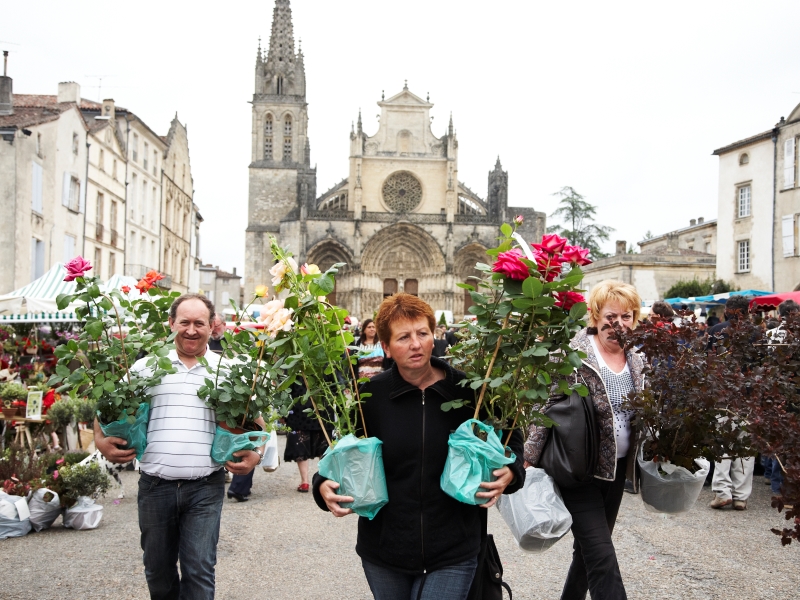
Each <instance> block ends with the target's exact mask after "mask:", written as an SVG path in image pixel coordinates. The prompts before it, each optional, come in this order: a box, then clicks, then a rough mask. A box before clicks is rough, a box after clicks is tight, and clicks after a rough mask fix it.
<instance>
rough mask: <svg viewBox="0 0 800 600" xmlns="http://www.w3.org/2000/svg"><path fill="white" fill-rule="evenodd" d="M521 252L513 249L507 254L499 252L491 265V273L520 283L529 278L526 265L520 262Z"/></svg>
mask: <svg viewBox="0 0 800 600" xmlns="http://www.w3.org/2000/svg"><path fill="white" fill-rule="evenodd" d="M522 256H523V254H522V250H520V249H519V248H513V249H511V250H509V251H508V252H501V253H500V254H498V255H497V260H496V261H495V263H494V265H492V271H494V272H495V273H502V274H503V275H505V276H506V277H508V278H509V279H516V280H517V281H522V280H524V279H527V278H528V277H529V276H530V271H529V270H528V265H526V264H525V263H524V262H522V261H521V260H520V259H521V258H522Z"/></svg>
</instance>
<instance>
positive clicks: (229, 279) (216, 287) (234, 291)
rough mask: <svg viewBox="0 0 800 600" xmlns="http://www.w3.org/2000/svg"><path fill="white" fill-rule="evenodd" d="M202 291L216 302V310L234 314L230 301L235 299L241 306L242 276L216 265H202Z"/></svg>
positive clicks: (234, 269)
mask: <svg viewBox="0 0 800 600" xmlns="http://www.w3.org/2000/svg"><path fill="white" fill-rule="evenodd" d="M199 270H200V291H201V293H203V294H205V295H206V297H208V299H209V300H211V302H213V303H214V310H215V312H217V313H219V314H222V315H232V314H234V312H235V311H234V310H233V307H232V306H231V303H230V301H231V300H233V301H234V302H235V303H236V305H237V306H239V307H240V308H241V306H242V300H241V294H240V291H241V280H242V276H241V275H237V274H236V267H234V268H233V273H228V272H226V271H223V270H222V269H220V268H219V267H215V266H214V265H208V264H206V265H200V269H199Z"/></svg>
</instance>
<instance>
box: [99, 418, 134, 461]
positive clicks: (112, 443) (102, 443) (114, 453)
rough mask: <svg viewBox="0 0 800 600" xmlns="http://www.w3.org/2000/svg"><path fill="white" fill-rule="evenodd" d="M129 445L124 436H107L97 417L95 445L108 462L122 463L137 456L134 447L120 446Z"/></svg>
mask: <svg viewBox="0 0 800 600" xmlns="http://www.w3.org/2000/svg"><path fill="white" fill-rule="evenodd" d="M127 445H128V442H126V441H125V440H123V439H122V438H118V437H106V436H105V435H104V434H103V430H102V429H100V424H99V423H98V421H97V419H95V420H94V446H95V448H97V449H98V450H99V451H100V454H102V455H103V457H104V458H105V459H106V460H107V461H108V462H112V463H117V464H122V463H126V462H131V461H132V460H133V459H134V458H136V450H134V449H133V448H118V446H127Z"/></svg>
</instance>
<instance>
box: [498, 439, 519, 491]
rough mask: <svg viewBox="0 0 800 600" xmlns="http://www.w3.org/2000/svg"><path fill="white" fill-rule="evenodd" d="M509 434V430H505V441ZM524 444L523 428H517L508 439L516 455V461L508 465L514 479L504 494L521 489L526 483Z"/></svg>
mask: <svg viewBox="0 0 800 600" xmlns="http://www.w3.org/2000/svg"><path fill="white" fill-rule="evenodd" d="M507 436H508V431H503V440H502V441H504V442H505V441H506V437H507ZM524 445H525V439H524V437H523V435H522V430H521V429H520V428H517V429H515V430H514V431H513V433H512V434H511V439H510V440H509V441H508V446H509V448H511V451H512V452H513V453H514V456H515V459H514V462H513V463H511V464H509V465H508V468H509V469H511V472H512V473H514V479H513V481H512V482H511V483H510V484H509V485H508V487H507V488H506V489H505V491H504V492H503V493H504V494H513V493H514V492H516V491H517V490H521V489H522V486H523V485H525V466H524V462H525V459H524V457H523V453H524V451H525V448H524Z"/></svg>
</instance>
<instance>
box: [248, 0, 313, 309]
mask: <svg viewBox="0 0 800 600" xmlns="http://www.w3.org/2000/svg"><path fill="white" fill-rule="evenodd" d="M252 105H253V124H252V128H253V132H252V151H251V156H252V158H251V162H250V167H249V170H250V199H249V205H248V223H247V231H246V233H245V257H246V267H245V283H244V287H245V290H244V292H245V298H249V297H250V294H252V292H253V290H254V289H255V287H256V286H257V285H261V284H268V283H269V280H270V276H269V269H270V267H271V266H272V255H271V253H270V249H269V237H270V235H274V236H275V237H277V238H278V240H279V242H280V243H281V245H283V246H286V247H288V248H289V249H290V250H292V252H294V253H295V255H297V256H300V255H302V254H303V253H304V251H305V248H304V240H305V231H304V227H305V214H306V211H307V210H308V209H309V208H313V203H314V200H315V198H316V178H317V174H316V169H312V168H311V146H310V144H309V140H308V104H307V103H306V72H305V65H304V63H303V51H302V49H298V50H297V52H295V44H294V28H293V27H292V8H291V6H290V4H289V0H275V8H274V10H273V13H272V32H271V34H270V39H269V48H268V49H267V52H266V56H264V53H263V52H262V50H261V41H260V40H259V44H258V51H257V53H256V67H255V90H254V93H253V100H252ZM290 215H291V217H292V218H293V219H299V220H300V223H301V224H300V226H299V227H297V226H296V225H295V226H293V227H285V228H284V229H283V230H282V228H281V221H282V220H284V219H285V218H287V217H289V216H290ZM270 291H271V292H272V290H270Z"/></svg>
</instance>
